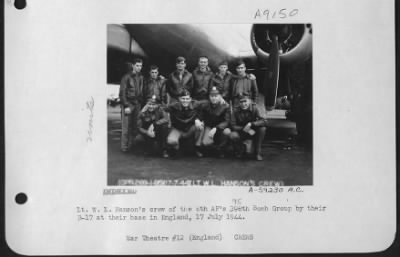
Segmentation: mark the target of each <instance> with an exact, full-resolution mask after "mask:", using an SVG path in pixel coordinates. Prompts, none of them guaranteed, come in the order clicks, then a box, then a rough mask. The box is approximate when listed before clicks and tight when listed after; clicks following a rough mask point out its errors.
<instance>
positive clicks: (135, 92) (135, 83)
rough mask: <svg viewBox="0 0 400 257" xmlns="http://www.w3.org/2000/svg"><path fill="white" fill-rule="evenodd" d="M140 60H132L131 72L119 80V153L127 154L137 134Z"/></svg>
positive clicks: (140, 99) (139, 105) (140, 100)
mask: <svg viewBox="0 0 400 257" xmlns="http://www.w3.org/2000/svg"><path fill="white" fill-rule="evenodd" d="M142 65H143V61H142V59H135V60H133V64H132V65H131V67H132V68H131V70H130V71H129V72H128V73H127V74H125V75H124V76H123V77H122V79H121V86H120V89H119V90H120V91H119V97H120V99H121V126H122V131H121V151H122V152H127V151H128V150H129V149H130V147H131V146H132V142H133V139H134V138H135V136H136V135H137V133H138V129H137V117H138V115H139V112H140V109H141V105H142V104H143V76H142V75H141V74H140V71H141V70H142Z"/></svg>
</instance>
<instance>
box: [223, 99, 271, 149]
mask: <svg viewBox="0 0 400 257" xmlns="http://www.w3.org/2000/svg"><path fill="white" fill-rule="evenodd" d="M249 122H250V123H251V129H253V130H255V131H256V133H255V135H253V136H251V135H249V134H248V133H246V132H244V131H243V128H244V127H245V126H246V124H247V123H249ZM266 127H267V119H266V118H265V117H262V116H261V114H260V111H259V110H258V108H257V105H256V104H254V103H253V104H251V105H250V106H249V108H248V109H246V110H243V109H242V108H240V106H238V107H235V108H234V109H233V114H232V117H231V128H232V133H231V135H230V139H231V140H232V142H233V143H234V147H235V150H236V152H238V151H241V149H240V148H241V144H242V142H243V141H244V140H248V139H250V140H251V141H252V142H253V145H255V149H254V150H255V153H256V154H260V152H261V143H262V141H263V140H264V136H265V132H266ZM248 153H250V152H248Z"/></svg>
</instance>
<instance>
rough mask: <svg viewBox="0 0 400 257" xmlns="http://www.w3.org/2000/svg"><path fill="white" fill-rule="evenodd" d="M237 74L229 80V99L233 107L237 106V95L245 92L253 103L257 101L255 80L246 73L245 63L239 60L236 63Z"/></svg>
mask: <svg viewBox="0 0 400 257" xmlns="http://www.w3.org/2000/svg"><path fill="white" fill-rule="evenodd" d="M236 72H237V76H235V77H234V78H233V79H232V80H231V94H230V95H231V100H232V105H233V107H237V106H239V96H240V95H243V94H247V95H249V96H250V99H251V100H252V101H253V103H257V97H258V88H257V81H256V80H255V79H252V78H251V76H250V75H248V74H247V73H246V64H245V63H244V61H243V60H240V61H238V62H237V64H236Z"/></svg>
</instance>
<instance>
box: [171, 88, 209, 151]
mask: <svg viewBox="0 0 400 257" xmlns="http://www.w3.org/2000/svg"><path fill="white" fill-rule="evenodd" d="M165 110H166V111H167V112H169V114H170V119H171V127H172V128H171V132H170V133H169V135H168V138H167V143H168V145H169V146H170V147H171V148H172V149H174V150H175V151H176V152H177V151H178V150H179V144H180V139H189V138H192V139H194V141H195V148H196V155H197V156H198V157H202V156H203V154H202V153H201V152H200V151H199V150H200V149H199V147H200V144H201V141H200V139H201V138H200V136H201V134H202V133H203V131H204V123H203V122H202V121H201V120H200V115H201V103H200V102H198V101H194V100H192V98H191V96H190V92H189V91H188V90H187V89H183V90H182V92H181V94H180V95H179V102H175V103H172V104H170V105H168V106H167V107H166V108H165Z"/></svg>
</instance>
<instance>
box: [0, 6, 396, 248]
mask: <svg viewBox="0 0 400 257" xmlns="http://www.w3.org/2000/svg"><path fill="white" fill-rule="evenodd" d="M4 7H5V8H4V12H5V73H4V74H5V84H4V86H5V89H4V92H5V94H4V95H5V146H6V148H5V150H6V174H5V192H6V194H5V214H6V215H5V218H6V241H7V243H8V245H9V246H10V248H11V249H12V250H14V251H15V252H17V253H20V254H25V255H53V254H57V255H85V254H90V255H96V254H104V255H105V254H107V255H108V254H111V255H117V254H121V255H125V254H129V255H134V254H202V253H204V254H206V253H226V254H229V253H237V254H244V253H246V254H250V253H317V252H323V253H325V252H329V253H332V252H375V251H383V250H385V249H387V248H388V247H389V246H390V245H391V244H392V242H393V240H394V238H395V233H396V195H395V194H396V165H395V164H396V159H395V29H394V26H395V23H394V13H395V12H394V1H392V0H384V1H382V0H369V1H363V0H349V1H340V0H339V1H337V0H324V1H313V0H299V1H294V0H279V1H263V0H255V1H239V0H229V1H228V0H227V1H211V0H202V1H194V0H189V1H188V0H185V1H184V0H172V1H157V0H146V1H139V0H130V1H128V0H119V1H106V0H85V1H80V0H68V1H67V0H57V1H54V0H52V1H50V0H27V6H26V8H24V9H23V10H17V9H16V8H15V7H14V5H13V1H11V0H10V1H4ZM273 24H277V25H279V26H283V30H285V28H286V29H289V30H291V29H292V28H293V36H292V34H290V33H291V32H290V33H289V34H290V35H289V34H286V36H281V34H279V32H278V34H279V44H280V45H279V47H280V48H281V49H280V53H281V56H280V57H279V58H278V59H277V60H278V61H279V60H280V62H281V64H280V66H279V62H278V66H269V67H270V68H267V69H268V70H273V68H271V67H276V68H279V67H280V71H281V73H280V74H281V75H282V74H283V70H284V69H285V67H287V66H290V61H291V60H290V58H289V61H288V60H287V59H285V57H284V55H285V54H284V53H285V51H287V52H286V53H287V55H288V54H289V52H290V51H295V50H296V49H295V48H296V47H293V45H291V43H290V42H291V41H290V40H292V38H295V37H296V33H295V32H294V31H295V30H296V29H295V28H297V27H298V26H300V32H301V33H309V37H310V38H305V36H304V35H303V36H301V37H300V38H299V39H298V41H297V42H296V41H295V40H294V39H293V40H294V43H293V44H295V45H296V44H297V45H301V44H302V43H304V45H302V47H304V49H306V48H307V47H308V48H307V49H308V50H307V51H308V52H307V54H308V59H307V60H308V61H307V62H308V66H307V65H304V62H303V64H297V65H298V66H297V67H300V68H301V69H300V70H301V72H299V73H301V74H303V75H300V77H301V76H303V79H300V80H298V79H296V76H292V77H290V83H291V85H292V86H293V85H295V86H296V85H303V87H300V90H301V89H303V90H304V87H307V86H308V89H312V90H309V91H307V89H305V90H306V92H311V91H312V94H311V95H312V98H308V101H309V102H308V104H309V105H310V106H312V112H306V111H304V109H301V111H304V112H305V113H306V114H310V113H311V117H312V119H311V120H308V122H309V123H308V125H310V124H311V126H309V127H306V128H305V130H304V128H303V129H302V128H301V126H302V125H301V124H304V123H305V122H304V120H301V119H297V121H296V122H297V125H296V127H295V129H297V133H295V134H293V135H295V136H299V135H300V136H301V135H302V133H306V134H307V132H309V133H311V134H312V147H311V150H310V149H309V148H307V147H303V146H302V145H301V144H297V141H293V140H295V139H296V138H295V139H293V138H291V139H290V140H292V141H290V140H289V141H287V140H286V139H287V138H285V139H284V140H283V141H284V142H283V143H282V140H281V139H279V138H278V139H279V140H278V139H277V136H276V135H275V134H274V133H275V132H277V131H278V132H280V130H279V128H271V127H267V130H266V136H265V139H264V141H263V143H262V154H263V158H264V160H263V161H261V162H259V161H255V160H251V159H249V160H242V159H240V160H239V159H237V158H236V157H235V156H231V155H229V152H228V153H227V155H226V156H225V158H223V159H218V158H215V157H213V156H205V157H203V158H197V157H195V156H193V155H190V154H185V153H183V155H182V156H180V157H179V158H178V157H174V158H172V156H170V157H171V158H169V159H163V158H162V157H160V156H148V155H144V154H143V153H142V151H141V150H142V148H139V149H138V148H137V147H136V149H135V150H134V151H133V152H129V153H123V152H121V151H120V149H119V147H120V142H119V140H120V137H121V131H122V130H123V128H121V117H120V113H119V109H118V108H120V107H119V106H120V105H118V104H115V101H117V100H116V98H117V97H118V92H119V91H118V88H119V84H120V81H121V78H122V75H123V73H122V67H124V66H123V65H124V63H125V62H127V61H130V62H133V57H138V56H139V57H141V58H142V59H143V62H142V64H143V72H142V74H143V75H144V76H145V77H147V76H148V74H149V73H148V72H149V67H150V65H151V64H156V65H158V66H159V72H160V73H161V74H162V75H163V76H164V77H165V78H166V79H170V77H169V74H170V73H171V72H172V71H173V70H174V69H175V58H176V57H177V56H178V53H179V51H181V52H182V55H184V56H185V57H186V60H187V67H186V68H187V69H188V70H189V71H190V72H191V73H194V72H195V71H194V68H195V66H196V65H197V58H198V57H199V56H200V55H201V54H202V53H205V55H207V56H208V59H209V64H210V68H211V70H212V71H213V72H214V73H215V72H216V71H217V68H218V67H219V66H218V65H217V62H218V61H220V60H222V59H224V58H226V59H227V60H228V64H229V65H228V68H229V69H230V70H231V71H232V72H233V73H235V72H236V69H235V66H234V62H233V61H238V58H243V59H244V61H245V63H246V65H247V68H248V72H249V73H253V75H255V76H256V77H257V79H256V81H257V83H258V87H259V88H260V92H259V97H260V98H261V97H262V95H263V94H262V93H263V91H262V90H263V89H261V88H262V87H263V85H264V82H263V81H262V80H261V81H260V80H259V78H260V77H262V76H265V75H266V74H268V73H266V71H265V66H264V68H263V67H262V66H263V65H264V64H265V62H263V61H265V60H266V59H264V60H263V59H262V58H263V57H262V56H263V55H262V54H260V53H258V54H257V53H255V52H254V51H253V49H252V48H254V44H253V47H252V44H251V37H250V32H251V28H255V27H258V28H268V29H265V30H264V31H263V32H262V33H264V34H261V39H258V40H261V41H260V42H264V43H265V42H267V43H270V42H274V40H275V39H274V36H273V35H272V34H273V33H274V32H273V31H274V30H273V28H276V27H274V26H271V25H273ZM286 24H289V26H285V25H286ZM258 25H260V26H258ZM263 26H265V27H263ZM279 26H277V27H279ZM280 28H282V27H280ZM260 30H261V29H260ZM283 30H281V31H280V32H282V31H283ZM243 31H244V32H243ZM267 31H269V32H267ZM286 32H287V31H286ZM282 33H285V32H284V31H283V32H282ZM288 35H289V36H288ZM282 37H283V39H285V40H283V41H282V40H281V38H282ZM271 38H272V39H271ZM311 38H312V44H311ZM263 40H265V41H263ZM267 43H266V44H267ZM148 49H150V50H148ZM271 49H272V47H271ZM302 49H303V48H302ZM310 49H311V50H310ZM264 50H265V49H264ZM264 50H262V51H264ZM297 50H298V49H297ZM260 51H261V50H260ZM305 51H306V50H304V51H303V52H302V51H301V50H300V53H304V52H305ZM310 51H311V52H310ZM271 56H272V53H271ZM257 58H260V59H259V60H257ZM193 59H194V61H193ZM270 59H272V57H271V58H270ZM270 59H268V60H270ZM254 60H256V61H254ZM286 61H288V63H289V64H288V63H285V62H286ZM311 61H312V64H311ZM307 62H306V63H307ZM219 64H220V63H219ZM252 65H253V66H252ZM254 65H255V66H254ZM257 65H258V66H257ZM271 65H273V64H271ZM285 65H286V66H285ZM302 65H304V66H302ZM294 73H295V72H294ZM271 74H275V75H276V74H277V73H274V72H271ZM237 76H239V75H237ZM282 76H283V75H282ZM304 77H305V78H304ZM232 79H233V80H239V79H240V78H237V77H236V78H232ZM246 79H247V80H246V81H251V78H249V77H246ZM253 80H254V78H253ZM145 81H148V80H145ZM281 81H282V78H281V80H280V81H279V83H281ZM299 81H300V82H299ZM304 81H305V82H304ZM145 83H147V82H145ZM168 83H169V82H167V84H168ZM194 83H198V81H197V82H196V79H195V82H194ZM301 83H303V84H301ZM168 85H170V84H168ZM279 85H280V84H279ZM281 88H282V87H281V86H280V87H279V89H278V91H277V92H278V94H279V93H281V92H280V90H281ZM113 90H114V91H113ZM110 92H111V93H110ZM112 92H114V93H112ZM113 94H114V95H113ZM305 94H306V93H305ZM311 95H310V96H311ZM287 96H288V99H290V97H291V96H290V94H288V95H287ZM112 97H114V98H112ZM278 99H280V100H282V98H279V97H278ZM310 99H312V100H310ZM106 102H107V104H106ZM260 106H262V105H260ZM303 107H304V106H303ZM238 108H242V107H240V106H239V107H238ZM278 114H279V112H278V111H277V112H276V113H275V115H277V116H279V115H278ZM280 114H281V115H284V114H285V111H283V112H281V113H280ZM303 114H304V113H303ZM306 114H305V115H306ZM172 115H173V114H170V116H172ZM271 115H273V114H272V113H271ZM277 116H275V118H276V117H277ZM271 117H272V116H270V119H269V120H268V122H269V123H268V124H269V126H272V125H271V124H274V123H273V120H274V121H277V120H282V119H273V118H274V117H272V118H271ZM304 117H305V116H304ZM304 119H306V118H304ZM288 124H289V123H288ZM290 124H292V125H293V124H294V123H293V122H292V123H290ZM252 126H253V125H252ZM253 128H254V129H255V130H257V133H261V132H259V131H262V130H261V129H259V127H257V128H256V126H255V125H254V127H253ZM300 131H302V132H300ZM311 131H312V132H311ZM273 132H274V133H273ZM157 133H158V132H157ZM241 133H242V132H241ZM277 134H279V133H277ZM257 135H260V134H257ZM214 137H215V136H214ZM171 140H172V139H171V138H169V141H168V142H169V143H171V142H172V141H173V140H172V141H171ZM285 140H286V141H285ZM253 141H254V142H255V144H257V143H256V141H257V140H256V139H254V140H253ZM146 142H147V141H146ZM288 142H289V143H290V144H289V145H285V144H286V143H288ZM293 142H294V143H293ZM145 146H146V147H147V146H148V145H146V144H145ZM189 148H190V146H189ZM283 148H284V149H283ZM232 149H233V148H232ZM255 151H257V148H256V150H255ZM172 154H173V153H172ZM172 154H171V155H172ZM303 155H304V156H306V157H305V158H306V159H304V160H303V159H301V158H303V157H302V156H303ZM307 156H308V157H307ZM307 158H308V159H307ZM21 194H25V196H26V197H27V199H26V201H24V199H23V198H24V197H21ZM17 201H18V203H17Z"/></svg>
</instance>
